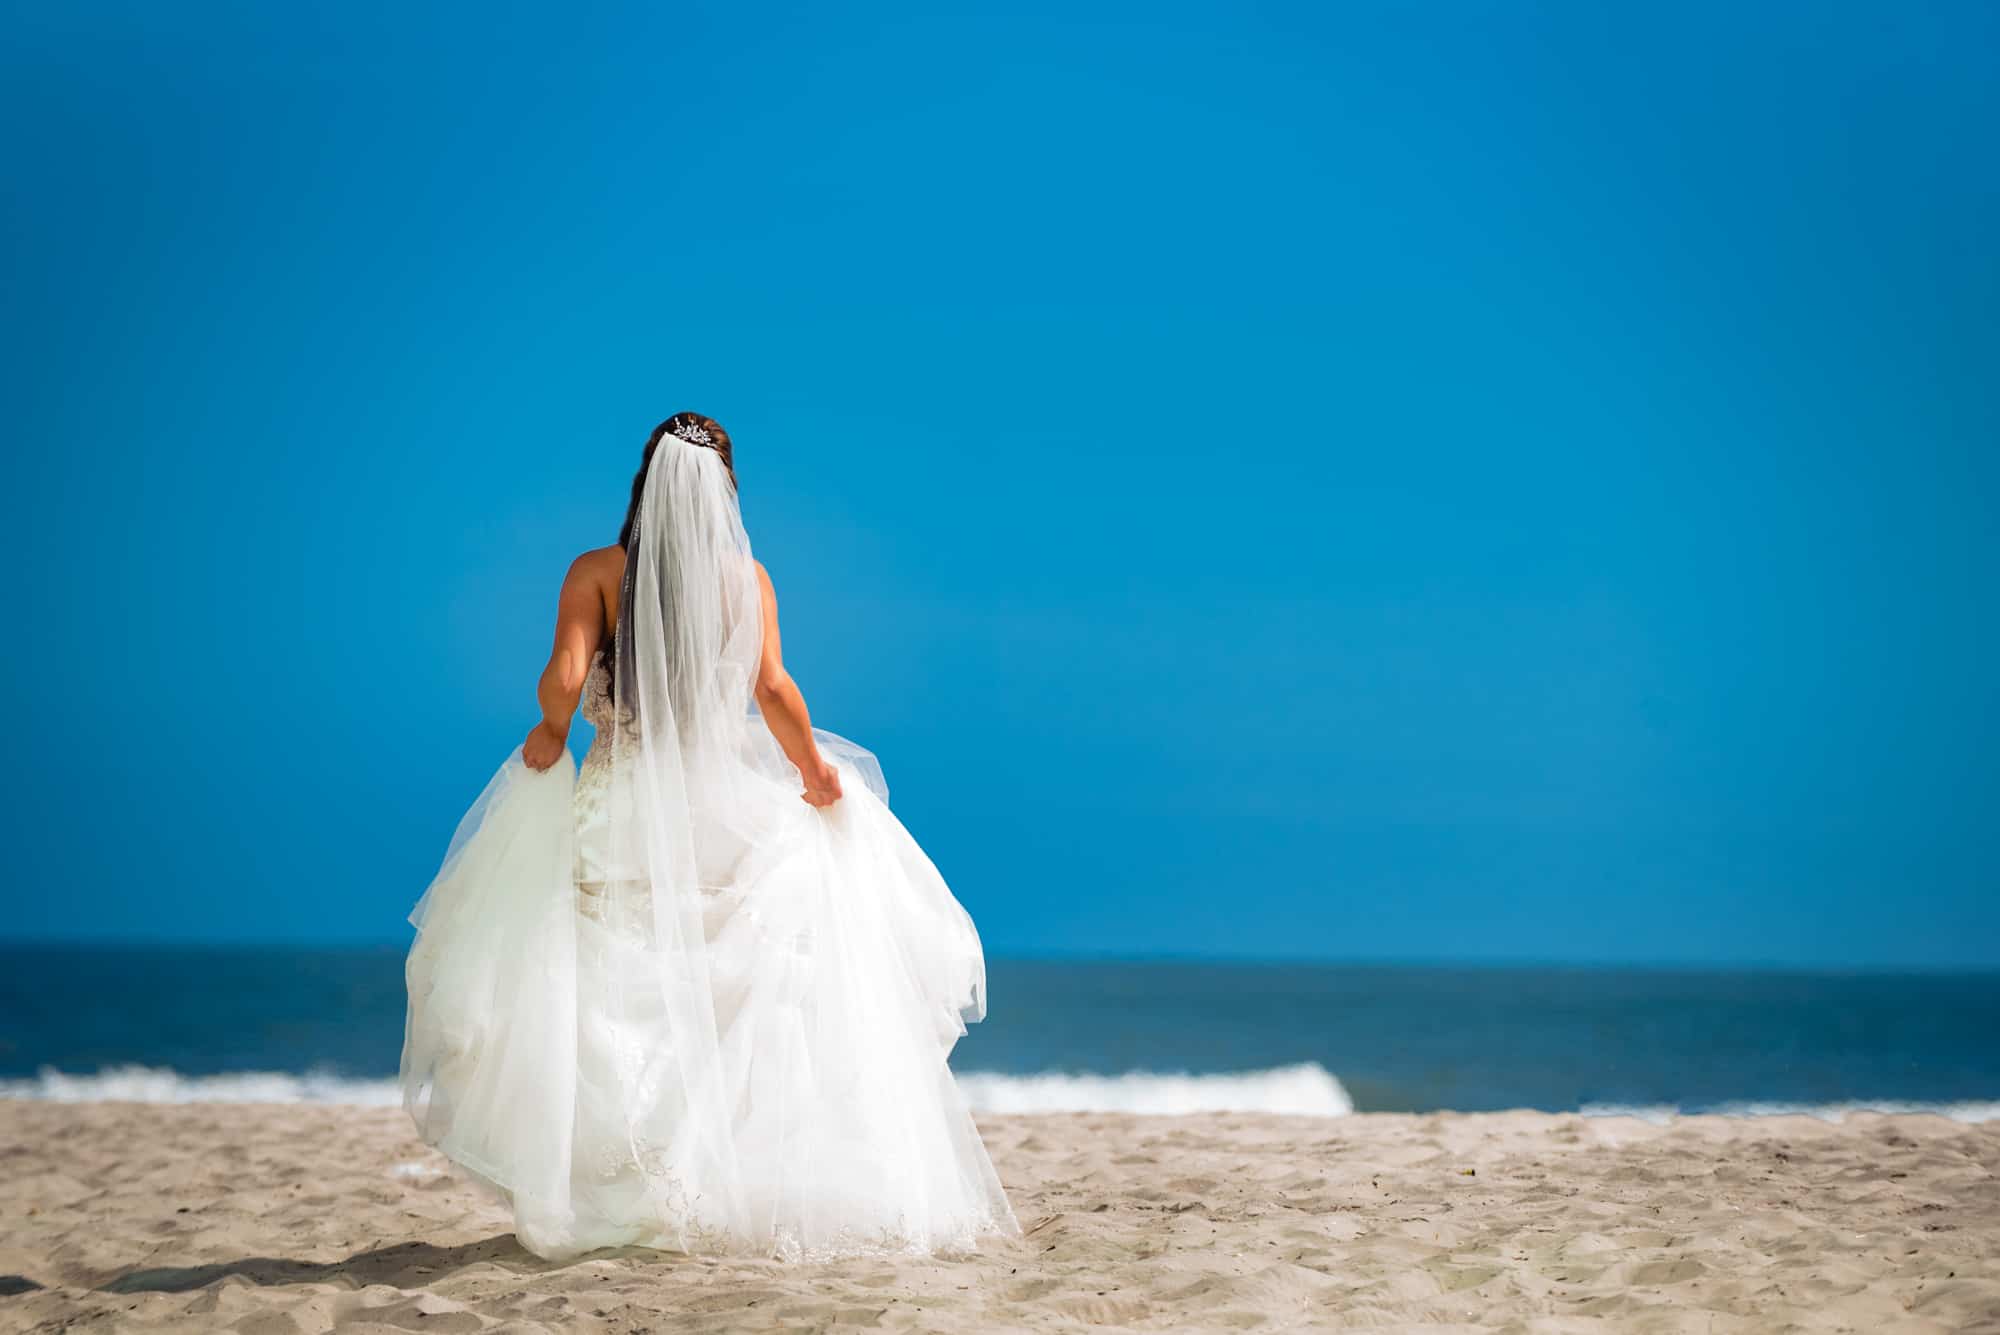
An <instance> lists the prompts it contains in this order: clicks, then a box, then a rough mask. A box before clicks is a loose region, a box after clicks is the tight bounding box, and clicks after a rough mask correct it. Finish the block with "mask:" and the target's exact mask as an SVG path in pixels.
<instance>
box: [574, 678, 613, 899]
mask: <svg viewBox="0 0 2000 1335" xmlns="http://www.w3.org/2000/svg"><path fill="white" fill-rule="evenodd" d="M613 712H614V711H613V705H612V701H611V671H610V669H609V668H607V667H606V666H605V663H604V655H603V654H602V653H599V654H598V655H597V656H596V657H595V658H593V659H591V660H590V671H589V673H588V674H586V675H585V676H584V679H583V717H584V719H585V721H586V722H588V723H589V724H590V726H591V727H593V728H595V729H597V735H596V736H595V737H593V738H591V739H590V749H589V750H588V751H586V752H584V753H583V763H582V764H580V765H578V766H577V769H576V795H575V798H574V800H573V806H574V810H575V812H576V823H577V880H578V881H579V882H581V883H585V884H596V883H599V882H601V881H603V879H604V877H605V869H604V868H603V867H602V866H601V865H600V863H601V859H602V858H603V847H602V846H603V844H604V842H605V839H604V830H605V819H606V817H605V799H606V794H607V792H608V790H609V789H610V787H611V719H612V715H613Z"/></svg>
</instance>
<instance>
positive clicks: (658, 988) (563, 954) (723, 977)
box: [402, 437, 1019, 1259]
mask: <svg viewBox="0 0 2000 1335" xmlns="http://www.w3.org/2000/svg"><path fill="white" fill-rule="evenodd" d="M669 442H671V444H670V443H669ZM719 462H720V461H719V460H717V459H716V458H715V456H714V454H713V452H712V451H709V450H706V449H702V448H700V447H699V446H694V445H687V446H681V445H680V444H679V442H678V441H676V440H675V439H674V438H672V437H669V438H668V439H667V440H666V441H663V442H662V444H661V446H660V448H659V450H658V451H657V453H656V454H655V457H654V462H653V464H652V467H651V470H650V472H649V475H648V480H647V483H646V500H645V502H644V506H643V509H642V512H641V513H642V516H643V517H642V519H641V522H640V524H639V526H638V529H637V535H636V536H635V539H634V541H633V542H632V544H630V547H631V549H632V552H631V555H630V556H629V557H628V563H627V564H628V577H627V581H626V588H625V594H624V598H623V600H622V603H621V607H622V611H621V618H620V620H621V625H620V627H619V635H618V640H617V648H616V649H615V650H614V655H615V658H614V657H607V656H605V655H600V656H599V657H598V658H597V660H596V661H594V662H593V664H592V666H591V670H590V675H589V677H588V679H587V681H586V684H585V690H584V697H583V712H584V716H585V717H586V718H587V719H588V720H589V721H590V722H591V723H592V724H593V725H595V727H596V729H597V735H596V737H595V739H594V740H593V742H592V744H591V747H590V750H589V752H588V754H587V755H586V756H585V758H584V761H583V765H582V767H581V770H580V771H572V769H571V767H570V764H569V761H568V759H567V757H564V758H563V759H562V760H560V761H559V762H558V763H557V765H556V766H555V767H554V768H552V769H550V770H548V771H545V772H542V773H536V772H534V771H532V770H529V769H528V768H527V767H526V766H525V764H524V763H523V762H522V760H521V757H520V753H519V752H516V753H515V754H514V755H513V756H512V757H510V758H509V760H508V761H507V763H506V764H505V765H504V766H503V767H502V768H501V770H500V772H499V773H498V774H497V775H496V776H495V777H494V779H493V781H492V782H491V783H490V784H489V785H488V786H487V789H486V791H485V792H484V793H483V794H482V795H481V797H480V799H479V801H478V802H477V803H475V804H474V806H473V809H472V810H471V812H470V813H468V815H467V816H466V818H465V820H464V821H463V822H462V823H461V825H460V827H459V830H458V834H457V836H456V837H455V838H454V839H453V841H452V845H451V849H450V851H449V852H448V853H447V855H446V858H445V862H444V865H443V867H442V869H441V870H440V871H439V873H438V876H437V879H436V880H435V881H434V882H433V883H432V885H431V887H430V889H429V890H428V891H427V892H426V893H425V895H424V897H423V899H422V901H421V902H420V903H419V904H418V905H417V908H416V910H415V911H414V912H413V913H412V915H411V921H412V922H414V923H415V924H416V926H417V928H418V935H417V939H416V941H415V943H414V944H413V945H412V947H411V949H410V956H409V961H408V966H407V976H408V983H409V1012H408V1022H407V1029H406V1034H405V1041H404V1048H403V1064H402V1083H403V1093H404V1102H405V1105H406V1106H407V1107H408V1109H409V1110H410V1113H411V1115H412V1117H414V1118H415V1120H416V1123H417V1126H418V1129H419V1130H420V1132H421V1133H422V1135H423V1137H424V1139H425V1140H427V1141H428V1142H429V1143H431V1144H432V1145H435V1146H436V1147H437V1148H438V1149H439V1150H441V1151H442V1152H443V1153H444V1154H446V1155H447V1156H449V1157H450V1158H451V1159H452V1160H454V1161H455V1162H456V1163H458V1164H459V1165H460V1166H461V1167H462V1168H463V1169H465V1170H466V1171H467V1172H468V1173H470V1174H471V1175H472V1176H473V1177H475V1178H476V1179H477V1180H479V1181H481V1182H483V1183H484V1184H486V1185H487V1186H489V1187H491V1188H493V1189H494V1190H496V1191H498V1192H500V1193H501V1194H502V1196H503V1197H504V1198H505V1199H506V1200H507V1201H508V1202H509V1203H510V1204H511V1205H512V1207H513V1210H514V1215H515V1224H516V1234H517V1236H518V1237H519V1239H520V1241H521V1243H522V1245H523V1246H525V1247H527V1248H528V1249H529V1250H531V1251H533V1252H535V1253H537V1254H539V1255H542V1256H545V1257H551V1258H567V1257H571V1256H575V1255H577V1254H580V1253H582V1252H585V1251H589V1250H592V1249H595V1248H599V1247H610V1246H623V1245H638V1246H646V1247H658V1248H665V1249H671V1250H681V1251H716V1252H741V1253H751V1254H757V1255H770V1256H778V1257H782V1258H786V1259H821V1258H830V1257H836V1256H842V1255H851V1254H856V1253H869V1252H931V1251H938V1250H963V1249H968V1248H971V1247H972V1246H973V1245H975V1243H976V1242H977V1240H978V1239H979V1238H981V1237H983V1236H987V1235H995V1234H998V1235H1010V1234H1014V1233H1017V1232H1018V1231H1019V1230H1018V1226H1017V1225H1016V1223H1015V1220H1014V1216H1013V1212H1012V1210H1011V1209H1010V1207H1009V1206H1008V1203H1007V1198H1006V1195H1005V1193H1004V1192H1003V1191H1002V1190H1001V1187H1000V1183H999V1179H998V1178H997V1176H996V1175H995V1173H994V1171H993V1166H992V1163H991V1162H990V1160H989V1159H988V1157H987V1154H986V1151H985V1148H984V1146H983V1145H982V1144H981V1142H980V1139H979V1134H978V1132H977V1130H976V1129H975V1128H974V1126H973V1122H972V1117H971V1114H970V1113H969V1111H968V1110H967V1108H966V1104H965V1100H964V1098H963V1096H962V1095H961V1094H960V1092H959V1090H958V1087H957V1085H956V1083H955V1082H954V1080H953V1079H952V1075H951V1072H950V1070H949V1068H948V1067H947V1066H946V1063H945V1058H946V1056H947V1054H948V1053H949V1052H950V1050H951V1048H952V1045H953V1044H954V1043H955V1042H956V1040H957V1039H958V1037H959V1036H960V1035H961V1034H963V1032H964V1023H965V1022H966V1021H967V1020H976V1019H978V1018H980V1016H981V1015H982V1014H983V1011H984V986H985V974H984V964H983V960H982V956H981V952H980V945H979V938H978V934H977V933H976V931H975V930H974V928H973V925H972V921H971V919H970V918H969V917H968V916H967V915H966V913H965V911H964V909H963V908H961V907H960V906H959V904H958V902H957V901H956V900H955V899H954V898H953V897H952V895H951V892H950V890H949V889H948V888H947V887H946V885H945V883H944V881H943V879H942V878H941V877H940V876H939V875H938V872H937V869H936V868H935V867H934V866H933V865H932V864H931V861H930V859H929V858H927V857H926V856H925V855H924V853H923V850H922V849H920V848H919V847H918V846H917V844H916V842H915V841H914V840H913V839H911V837H910V835H909V833H908V832H907V831H906V830H905V829H904V828H903V826H902V824H901V822H899V821H898V820H897V819H896V818H895V816H893V815H892V814H891V813H890V811H889V808H888V805H887V792H886V789H885V787H884V785H883V783H882V779H881V772H880V769H879V767H877V766H876V765H875V763H874V758H873V757H872V756H870V755H869V754H868V753H867V752H866V751H863V750H862V749H861V748H859V747H856V746H853V745H852V744H851V743H847V742H844V741H842V740H841V739H839V738H836V737H834V736H832V735H831V734H826V733H821V734H818V736H819V740H820V744H821V747H822V750H823V751H824V752H825V753H826V754H827V756H828V758H829V759H831V760H833V761H834V762H835V764H836V765H838V767H839V768H840V770H841V779H842V785H843V788H844V790H845V796H843V797H842V799H841V800H840V801H839V802H837V803H835V804H834V805H833V806H832V807H829V808H825V809H816V808H813V807H811V806H808V805H807V804H805V803H804V802H802V801H801V800H800V799H799V796H798V794H799V791H800V783H799V775H798V772H797V770H796V769H794V768H793V767H792V766H791V765H790V763H789V762H788V761H786V760H785V758H784V756H783V754H782V753H781V752H780V751H779V749H778V747H777V744H776V743H775V741H773V739H772V738H771V737H770V735H769V733H768V731H767V730H766V729H765V728H764V727H763V724H762V721H761V720H760V719H759V718H758V717H757V716H756V714H755V713H754V711H753V710H751V709H750V708H748V704H747V702H748V698H749V692H748V683H749V680H750V679H751V673H752V672H753V671H754V663H755V656H754V655H755V651H756V649H757V646H758V641H757V635H756V633H755V631H754V629H753V622H752V619H751V618H752V617H753V615H754V610H753V608H752V606H751V602H750V600H752V599H754V597H755V596H756V592H757V591H756V589H755V586H754V583H751V582H747V581H754V566H750V565H748V564H747V563H748V561H749V548H748V542H747V539H744V538H743V537H742V535H741V534H742V531H741V526H740V520H739V519H738V518H737V515H736V507H735V496H734V490H733V487H724V486H723V485H722V483H721V482H720V481H719V478H721V476H722V475H721V472H720V467H719ZM614 669H615V676H616V678H617V684H616V686H615V688H614V686H613V685H612V678H613V675H614Z"/></svg>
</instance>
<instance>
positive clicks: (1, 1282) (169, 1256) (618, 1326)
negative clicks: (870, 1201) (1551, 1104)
mask: <svg viewBox="0 0 2000 1335" xmlns="http://www.w3.org/2000/svg"><path fill="white" fill-rule="evenodd" d="M981 1125H982V1128H983V1130H984V1131H985V1133H986V1137H987V1141H988V1143H989V1144H990V1145H991V1146H992V1147H993V1150H994V1157H995V1159H996V1161H997V1162H998V1164H999V1167H1000V1174H1001V1177H1002V1178H1003V1179H1004V1180H1005V1182H1006V1183H1007V1187H1008V1189H1009V1191H1010V1193H1011V1194H1012V1196H1013V1199H1014V1204H1015V1208H1016V1210H1017V1211H1018V1212H1019V1213H1020V1216H1021V1221H1022V1224H1023V1226H1024V1227H1025V1228H1026V1229H1027V1230H1028V1233H1027V1236H1026V1237H1025V1238H1023V1239H1022V1240H1021V1241H1019V1242H1017V1243H1010V1244H1006V1245H1002V1246H996V1247H993V1248H992V1249H990V1250H988V1251H986V1252H984V1253H982V1254H980V1255H978V1256H973V1257H960V1258H931V1259H921V1260H916V1259H905V1260H898V1261H883V1260H863V1261H852V1262H845V1263H842V1264H838V1265H829V1266H818V1267H797V1268H787V1267H784V1266H781V1265H777V1264H775V1263H771V1262H761V1261H738V1260H706V1259H693V1258H688V1257H684V1256H675V1255H668V1254H662V1253H649V1252H626V1253H615V1254H601V1255H599V1256H596V1257H593V1258H590V1259H587V1260H584V1261H581V1262H577V1263H574V1264H571V1265H568V1266H560V1267H558V1266H551V1265H547V1264H545V1263H543V1262H540V1261H537V1260H536V1259H535V1258H533V1257H531V1256H529V1255H527V1254H526V1253H524V1252H522V1251H521V1250H520V1249H519V1248H518V1247H517V1246H516V1245H515V1244H514V1241H513V1238H512V1236H511V1235H510V1233H509V1226H508V1222H507V1217H506V1215H505V1213H504V1212H503V1211H502V1210H501V1209H500V1208H498V1207H497V1206H496V1205H494V1204H493V1203H492V1202H490V1201H489V1200H487V1199H485V1198H483V1197H482V1196H480V1195H479V1194H478V1193H477V1192H476V1191H475V1190H474V1189H473V1188H471V1187H470V1186H469V1185H467V1184H466V1183H465V1182H463V1181H461V1180H459V1179H457V1178H455V1177H453V1176H451V1175H450V1174H449V1171H448V1169H447V1167H446V1165H444V1164H443V1163H442V1161H441V1160H439V1159H438V1158H437V1157H436V1156H435V1155H433V1154H432V1153H430V1152H429V1151H428V1150H426V1149H424V1148H423V1147H422V1146H421V1145H419V1144H418V1143H417V1142H416V1141H414V1140H413V1139H412V1138H411V1136H410V1133H409V1126H408V1123H407V1121H406V1120H405V1119H404V1117H403V1115H402V1113H401V1112H400V1111H397V1110H392V1109H355V1108H331V1107H324V1106H310V1105H291V1106H261V1107H260V1106H249V1105H178V1106H163V1105H140V1104H93V1105H61V1104H45V1103H32V1102H11V1101H0V1163H4V1175H3V1176H4V1180H0V1329H5V1330H36V1329H43V1330H58V1329H65V1328H70V1327H72V1326H73V1327H74V1328H76V1329H81V1330H117V1331H125V1330H132V1331H154V1330H186V1331H219V1330H233V1331H241V1332H244V1333H245V1335H285V1333H287V1332H292V1331H318V1330H343V1331H367V1330H375V1331H390V1330H421V1331H439V1332H461V1331H485V1330H506V1331H543V1330H546V1331H584V1332H592V1331H616V1332H620V1335H629V1333H630V1332H637V1331H655V1332H659V1331H668V1330H673V1331H679V1330H702V1331H709V1330H713V1331H739V1330H740V1331H771V1330H819V1329H828V1328H832V1327H846V1326H864V1327H865V1326H874V1327H878V1328H886V1329H895V1330H939V1331H988V1330H1037V1331H1057V1330H1083V1329H1093V1330H1102V1329H1133V1330H1149V1331H1194V1330H1230V1331H1242V1330H1252V1329H1266V1330H1271V1329H1325V1328H1331V1327H1339V1326H1373V1327H1423V1328H1427V1329H1435V1328H1459V1329H1471V1328H1481V1329H1485V1328H1506V1329H1513V1330H1551V1331H1553V1330H1564V1331H1568V1330H1577V1331H1699V1332H1708V1331H1717V1332H1730V1331H1771V1330H1783V1329H1804V1330H1855V1331H1866V1332H1871V1333H1873V1332H1891V1331H1964V1330H1994V1331H2000V1181H1996V1176H1995V1175H1996V1171H2000V1124H1994V1123H1989V1124H1987V1125H1984V1126H1966V1125H1960V1124H1957V1123H1953V1122H1948V1121H1945V1120H1944V1119H1942V1118H1937V1117H1927V1116H1899V1117H1876V1116H1858V1117H1854V1118H1852V1119H1850V1120H1849V1121H1847V1122H1845V1123H1843V1124H1840V1125H1829V1124H1826V1123H1822V1122H1817V1121H1813V1120H1810V1119H1805V1118H1764V1119H1754V1120H1735V1119H1727V1118H1713V1117H1705V1118H1691V1119H1687V1120H1684V1121H1681V1122H1679V1123H1676V1124H1674V1125H1671V1126H1667V1127H1659V1126H1652V1125H1649V1124H1646V1123H1642V1122H1637V1121H1632V1120H1627V1119H1622V1118H1619V1119H1610V1118H1607V1119H1585V1118H1580V1117H1567V1116H1562V1117H1558V1116H1547V1115H1543V1114H1538V1113H1503V1114H1477V1115H1462V1114H1445V1115H1437V1116H1424V1117H1407V1116H1389V1115H1380V1114H1371V1115H1364V1116H1355V1117H1347V1118H1340V1119H1333V1120H1314V1119H1305V1118H1284V1117H1275V1116H1249V1115H1245V1116H1232V1115H1209V1116H1198V1117H1176V1118H1148V1117H1133V1116H1104V1115H1070V1116H1049V1115H1045V1116H1018V1117H997V1118H991V1119H985V1120H983V1121H982V1123H981Z"/></svg>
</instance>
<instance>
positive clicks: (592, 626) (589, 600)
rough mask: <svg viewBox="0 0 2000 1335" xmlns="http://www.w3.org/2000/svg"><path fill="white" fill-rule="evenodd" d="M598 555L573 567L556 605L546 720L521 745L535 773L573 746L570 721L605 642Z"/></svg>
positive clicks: (540, 692) (544, 696) (546, 676)
mask: <svg viewBox="0 0 2000 1335" xmlns="http://www.w3.org/2000/svg"><path fill="white" fill-rule="evenodd" d="M600 555H601V554H600V553H598V552H585V553H584V554H583V555H582V556H579V557H577V558H576V560H575V561H573V562H571V563H570V567H569V574H567V575H565V576H564V577H563V586H562V597H561V599H560V600H559V601H558V602H557V604H556V642H555V647H554V648H553V649H551V650H550V651H549V663H548V666H547V667H545V668H543V669H542V679H541V681H540V682H539V683H537V685H536V688H535V696H536V698H537V700H539V702H540V703H541V706H542V721H541V722H539V723H537V724H536V725H535V726H534V727H533V728H531V729H530V730H529V732H528V736H527V738H526V740H524V741H523V742H522V743H521V757H522V759H524V760H525V761H527V763H528V768H529V769H536V770H545V769H547V768H548V767H549V766H551V765H553V764H555V763H556V759H557V758H558V757H559V756H561V755H562V753H563V750H564V748H565V747H567V746H568V745H569V725H570V720H571V719H573V718H575V717H576V706H577V703H578V701H580V700H582V699H583V679H584V677H585V676H586V675H588V673H589V672H590V660H591V656H592V655H594V654H595V653H596V652H597V648H598V646H599V645H600V644H602V643H603V642H604V595H603V592H602V579H601V575H602V573H603V572H602V571H601V570H600V569H599V566H600V564H601V562H600V560H599V558H600Z"/></svg>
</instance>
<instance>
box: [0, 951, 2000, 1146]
mask: <svg viewBox="0 0 2000 1335" xmlns="http://www.w3.org/2000/svg"><path fill="white" fill-rule="evenodd" d="M402 964H403V956H402V952H401V950H399V949H396V948H381V949H339V950H326V949H301V948H291V947H276V948H219V947H218V948H189V947H139V946H132V947H99V946H92V947H70V946H32V947H23V946H0V1094H5V1095H11V1096H14V1097H41V1098H73V1099H107V1098H156V1099H191V1098H222V1099H252V1100H291V1099H323V1100H329V1101H339V1102H355V1103H385V1102H393V1101H394V1099H395V1085H394V1079H395V1074H396V1065H397V1058H398V1053H399V1049H400V1045H401V1043H402V1025H403V977H402ZM989 995H990V1005H991V1015H990V1017H989V1018H988V1020H987V1021H986V1023H984V1024H982V1025H978V1026H975V1027H974V1029H973V1030H972V1032H971V1033H970V1034H969V1035H968V1036H967V1037H966V1038H965V1039H963V1040H962V1041H961V1042H960V1044H959V1046H958V1049H957V1051H956V1052H955V1053H954V1054H953V1058H952V1065H953V1066H954V1067H955V1068H956V1069H957V1070H958V1071H959V1073H960V1074H961V1076H963V1077H964V1078H965V1082H966V1086H967V1089H968V1091H969V1092H970V1093H971V1095H972V1098H973V1100H974V1102H975V1104H976V1105H977V1106H980V1107H983V1108H987V1109H992V1110H997V1111H1033V1110H1044V1109H1045V1110H1058V1109H1076V1108H1122V1109H1130V1110H1135V1111H1156V1112H1173V1111H1201V1110H1209V1109H1216V1108H1243V1109H1253V1110H1254V1109H1269V1110H1274V1111H1289V1112H1305V1113H1339V1112H1343V1111H1347V1110H1349V1109H1353V1110H1358V1111H1381V1110H1393V1111H1412V1112H1414V1111H1428V1110H1433V1109H1452V1110H1459V1111H1477V1110H1483V1109H1500V1108H1540V1109H1545V1110H1549V1111H1577V1110H1580V1111H1585V1112H1636V1113H1639V1114H1641V1115H1644V1116H1650V1117H1656V1118H1657V1117H1668V1116H1672V1115H1674V1114H1676V1113H1684V1112H1704V1111H1726V1112H1743V1113H1754V1112H1771V1111H1794V1110H1800V1111H1810V1112H1815V1113H1818V1114H1819V1115H1823V1116H1833V1117H1838V1116H1840V1115H1842V1114H1843V1113H1844V1112H1846V1111H1848V1110H1851V1109H1854V1108H1864V1107H1866V1108H1924V1109H1932V1110H1936V1111H1939V1112H1943V1113H1946V1114H1947V1115H1950V1116H1955V1117H1960V1118H1964V1119H1967V1120H1985V1119H1988V1118H1992V1117H1996V1116H2000V974H1958V975H1949V974H1923V975H1895V974H1877V973H1795V972H1745V971H1727V972H1723V971H1696V970H1665V969H1645V970H1638V969H1597V968H1512V967H1508V968H1500V967H1491V968H1488V967H1478V968H1470V967H1458V968H1448V967H1414V966H1373V965H1370V966H1353V965H1317V964H1252V963H1195V962H1181V961H1157V962H1124V961H1084V960H1078V961H1026V960H995V961H992V962H991V963H990V966H989Z"/></svg>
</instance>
